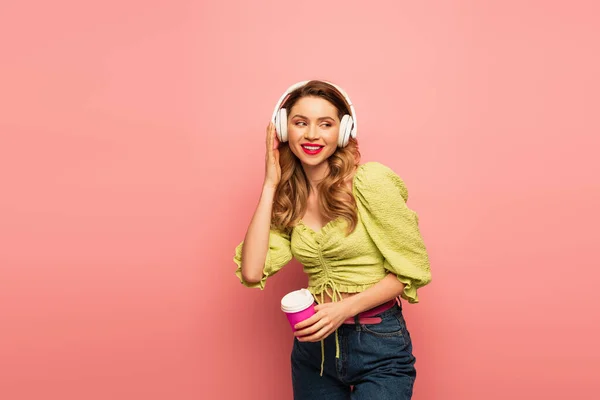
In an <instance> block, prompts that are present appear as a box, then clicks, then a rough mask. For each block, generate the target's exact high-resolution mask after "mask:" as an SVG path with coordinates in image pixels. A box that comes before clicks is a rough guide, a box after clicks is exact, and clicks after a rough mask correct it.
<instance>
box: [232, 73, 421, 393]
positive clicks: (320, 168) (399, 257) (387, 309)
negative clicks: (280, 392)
mask: <svg viewBox="0 0 600 400" xmlns="http://www.w3.org/2000/svg"><path fill="white" fill-rule="evenodd" d="M288 94H289V96H288V97H287V98H286V96H287V95H288ZM284 98H285V101H284ZM280 106H281V108H280ZM266 142H267V151H266V168H265V179H264V183H263V190H262V194H261V197H260V201H259V204H258V206H257V208H256V211H255V213H254V216H253V217H252V220H251V222H250V225H249V227H248V230H247V232H246V236H245V238H244V241H242V242H241V243H240V244H239V245H238V246H237V248H236V254H235V257H234V261H235V262H236V264H237V265H238V269H237V271H236V274H237V276H238V277H239V278H240V281H241V282H242V283H243V284H244V285H245V286H248V287H256V288H260V289H264V286H265V281H266V279H267V277H269V276H271V275H273V274H275V273H276V272H277V271H279V270H280V269H281V268H282V267H283V266H285V265H286V264H287V263H288V262H289V261H290V260H291V259H292V257H294V258H296V259H297V260H298V261H299V262H300V263H301V264H302V265H303V266H304V271H305V272H306V273H307V274H308V278H309V285H308V290H309V291H311V293H313V295H315V298H316V299H317V302H318V303H319V304H318V305H316V306H315V311H316V314H315V315H314V316H312V317H311V318H309V319H307V320H305V321H303V322H300V323H299V324H297V325H296V329H297V330H296V332H295V333H294V334H295V338H294V346H293V350H292V355H291V362H292V382H293V391H294V399H311V400H312V399H327V400H336V399H348V398H352V399H378V400H385V399H392V398H393V399H410V398H411V396H412V389H413V384H414V380H415V377H416V370H415V367H414V364H415V357H414V356H413V354H412V343H411V338H410V334H409V332H408V330H407V329H406V324H405V321H404V318H403V315H402V306H401V302H400V298H403V299H405V300H406V301H408V302H409V303H416V302H418V297H417V289H418V288H419V287H422V286H424V285H426V284H428V283H429V282H430V281H431V274H430V269H429V260H428V255H427V252H426V249H425V245H424V244H423V241H422V238H421V235H420V232H419V228H418V216H417V214H416V213H415V212H414V211H412V210H411V209H409V208H408V207H407V206H406V200H407V199H408V191H407V189H406V187H405V185H404V182H403V181H402V179H400V177H399V176H398V175H396V174H395V173H394V171H393V170H391V169H390V168H389V167H387V166H385V165H383V164H381V163H379V162H368V163H365V164H359V161H360V152H359V150H358V144H357V141H356V115H355V113H354V107H353V106H352V103H351V101H350V99H349V97H348V96H347V95H346V93H345V92H344V91H343V90H342V89H341V88H339V87H338V86H336V85H334V84H331V83H328V82H324V81H309V82H300V83H298V84H295V85H292V86H291V87H290V88H289V89H288V90H287V91H286V92H285V93H284V95H283V96H282V97H281V99H280V100H279V102H278V104H277V106H276V107H275V112H274V115H273V119H272V121H271V123H270V124H269V126H268V127H267V139H266ZM319 342H321V343H319Z"/></svg>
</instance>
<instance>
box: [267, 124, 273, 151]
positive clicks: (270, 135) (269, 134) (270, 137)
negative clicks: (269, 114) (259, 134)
mask: <svg viewBox="0 0 600 400" xmlns="http://www.w3.org/2000/svg"><path fill="white" fill-rule="evenodd" d="M272 130H273V123H272V122H269V125H268V126H267V151H268V152H270V151H271V149H272V148H273V132H272Z"/></svg>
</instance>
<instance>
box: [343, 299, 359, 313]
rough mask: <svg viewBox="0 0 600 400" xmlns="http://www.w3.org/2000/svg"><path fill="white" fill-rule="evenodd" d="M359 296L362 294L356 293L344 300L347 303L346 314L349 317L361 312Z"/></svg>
mask: <svg viewBox="0 0 600 400" xmlns="http://www.w3.org/2000/svg"><path fill="white" fill-rule="evenodd" d="M359 296H360V294H355V295H354V296H350V297H346V298H345V299H344V300H342V303H343V304H345V305H346V314H347V317H348V318H351V317H354V316H355V315H356V314H358V313H360V309H359V306H358V301H359V300H360V299H357V297H359Z"/></svg>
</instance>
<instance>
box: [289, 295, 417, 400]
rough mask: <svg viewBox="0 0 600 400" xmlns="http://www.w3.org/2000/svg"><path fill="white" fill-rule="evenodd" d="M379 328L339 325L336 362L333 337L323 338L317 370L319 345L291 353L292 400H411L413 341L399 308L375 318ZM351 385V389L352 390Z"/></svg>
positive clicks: (299, 344)
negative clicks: (377, 320)
mask: <svg viewBox="0 0 600 400" xmlns="http://www.w3.org/2000/svg"><path fill="white" fill-rule="evenodd" d="M377 316H378V317H381V323H379V324H360V323H358V321H356V319H355V323H354V324H352V325H351V324H343V325H342V326H340V327H339V328H338V342H339V346H340V358H338V359H336V357H335V334H334V333H332V334H331V335H329V336H328V337H327V338H326V339H325V365H324V367H323V376H320V371H321V342H299V341H298V340H297V339H296V338H294V347H293V349H292V355H291V361H292V385H293V390H294V399H295V400H320V399H324V400H341V399H344V400H347V399H352V400H375V399H376V400H388V399H395V400H397V399H401V400H404V399H410V398H411V397H412V391H413V384H414V382H415V378H416V375H417V372H416V369H415V357H414V355H413V354H412V342H411V339H410V334H409V332H408V330H407V329H406V323H405V321H404V317H403V315H402V308H401V306H399V305H398V304H396V305H394V306H393V307H392V308H390V309H388V310H386V311H384V312H382V313H380V314H378V315H377ZM352 386H353V388H352Z"/></svg>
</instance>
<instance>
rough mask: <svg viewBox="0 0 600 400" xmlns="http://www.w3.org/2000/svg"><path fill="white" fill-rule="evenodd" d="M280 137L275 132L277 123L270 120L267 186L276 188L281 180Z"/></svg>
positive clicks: (268, 129)
mask: <svg viewBox="0 0 600 400" xmlns="http://www.w3.org/2000/svg"><path fill="white" fill-rule="evenodd" d="M278 147H279V139H278V138H277V135H276V133H275V125H274V124H273V122H269V125H268V126H267V154H266V156H265V163H266V165H265V182H264V185H265V186H269V187H272V188H276V187H277V185H278V184H279V181H280V180H281V166H280V165H279V149H278Z"/></svg>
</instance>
